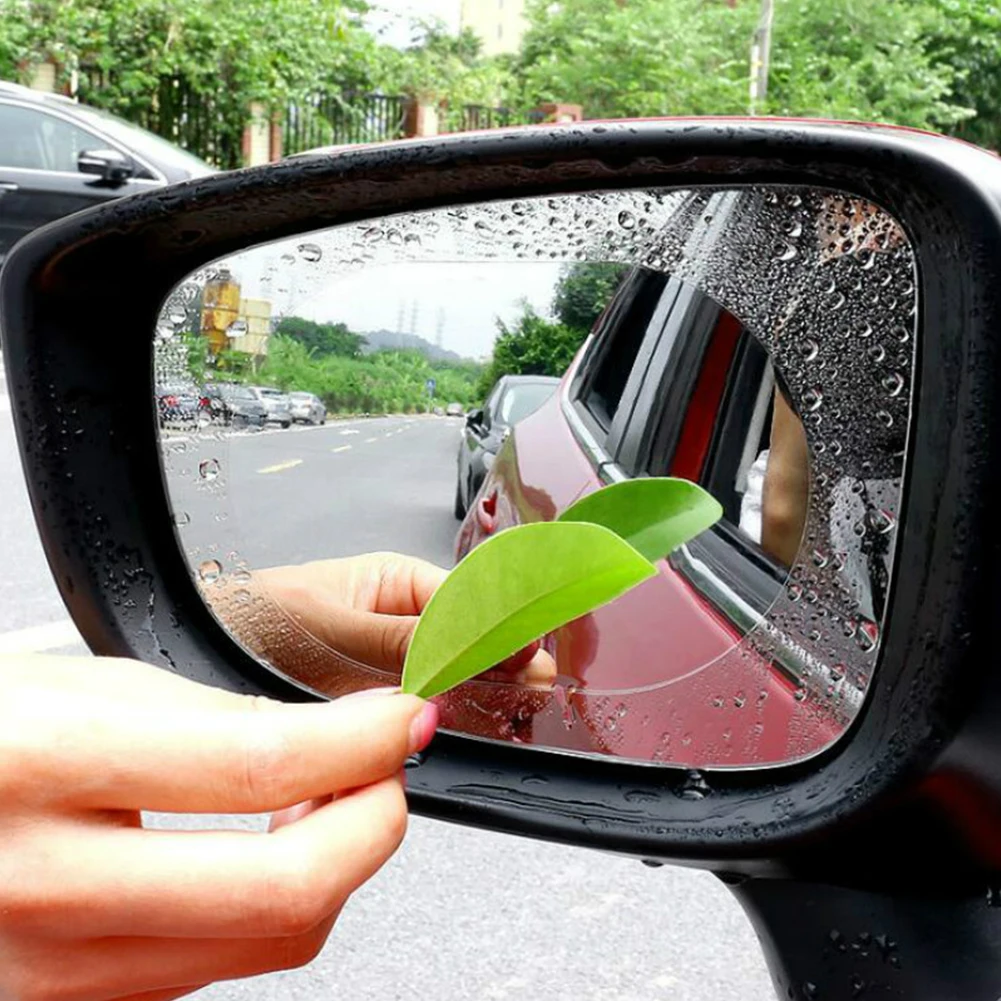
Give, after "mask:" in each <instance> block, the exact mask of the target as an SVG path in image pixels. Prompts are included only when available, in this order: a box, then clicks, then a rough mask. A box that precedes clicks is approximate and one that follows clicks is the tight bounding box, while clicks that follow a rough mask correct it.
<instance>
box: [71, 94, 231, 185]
mask: <svg viewBox="0 0 1001 1001" xmlns="http://www.w3.org/2000/svg"><path fill="white" fill-rule="evenodd" d="M73 111H74V114H75V115H76V116H77V117H78V118H81V119H84V120H86V121H88V122H89V123H90V124H91V125H93V126H94V128H96V129H100V130H101V131H102V132H104V133H106V134H107V135H109V136H111V138H112V139H115V140H117V141H118V142H120V143H121V144H122V145H123V146H126V147H128V148H129V149H130V150H131V151H132V152H134V153H136V154H138V155H139V156H144V157H148V158H149V159H150V160H152V161H153V162H154V164H155V165H156V166H161V167H168V168H169V167H172V168H174V169H175V170H183V171H184V172H185V173H187V174H190V175H191V176H192V177H202V176H204V175H206V174H211V173H214V168H213V167H211V166H210V165H209V164H207V163H206V162H205V161H204V160H200V159H198V157H197V156H194V155H193V154H191V153H188V152H187V151H185V150H183V149H181V148H180V147H178V146H175V145H174V144H173V143H170V142H168V141H167V140H166V139H162V138H160V136H158V135H155V134H154V133H152V132H147V131H146V129H144V128H140V127H139V126H138V125H132V124H131V123H129V122H126V121H124V120H123V119H121V118H118V117H116V116H115V115H112V114H109V113H108V112H106V111H99V110H98V109H97V108H91V107H86V106H84V105H76V106H75V107H74V109H73Z"/></svg>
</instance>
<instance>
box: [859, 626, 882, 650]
mask: <svg viewBox="0 0 1001 1001" xmlns="http://www.w3.org/2000/svg"><path fill="white" fill-rule="evenodd" d="M878 642H879V626H877V625H876V623H875V622H871V621H869V620H868V619H865V620H863V621H862V622H860V623H859V627H858V632H856V633H855V643H856V645H857V646H858V648H859V649H860V650H862V651H863V652H864V653H869V652H870V651H871V650H874V649H875V648H876V644H877V643H878Z"/></svg>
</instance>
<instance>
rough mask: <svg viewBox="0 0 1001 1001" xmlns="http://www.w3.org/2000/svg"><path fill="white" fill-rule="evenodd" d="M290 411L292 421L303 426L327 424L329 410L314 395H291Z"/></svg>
mask: <svg viewBox="0 0 1001 1001" xmlns="http://www.w3.org/2000/svg"><path fill="white" fill-rule="evenodd" d="M288 398H289V410H290V412H291V414H292V420H293V421H295V422H296V423H302V424H326V423H327V408H326V406H324V403H323V400H321V399H320V398H319V397H318V396H315V395H314V394H313V393H300V392H295V393H289V394H288Z"/></svg>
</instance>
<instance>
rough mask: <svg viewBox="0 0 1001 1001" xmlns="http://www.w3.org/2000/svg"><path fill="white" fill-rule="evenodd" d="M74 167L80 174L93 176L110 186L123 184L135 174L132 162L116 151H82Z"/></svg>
mask: <svg viewBox="0 0 1001 1001" xmlns="http://www.w3.org/2000/svg"><path fill="white" fill-rule="evenodd" d="M76 166H77V170H79V171H80V173H81V174H93V175H95V176H96V177H98V178H100V179H101V180H102V181H104V182H105V183H107V184H111V185H117V184H124V183H125V181H127V180H128V179H129V178H130V177H133V176H134V175H135V172H136V167H135V164H134V163H133V162H132V160H131V159H129V157H127V156H125V154H124V153H119V152H118V150H116V149H93V150H84V151H83V152H82V153H80V155H79V156H78V157H77V161H76Z"/></svg>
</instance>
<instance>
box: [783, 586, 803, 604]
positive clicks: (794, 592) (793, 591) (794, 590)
mask: <svg viewBox="0 0 1001 1001" xmlns="http://www.w3.org/2000/svg"><path fill="white" fill-rule="evenodd" d="M786 594H788V595H789V600H790V601H799V599H800V598H802V597H803V588H802V586H801V585H800V584H790V585H789V586H788V587H787V588H786Z"/></svg>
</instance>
